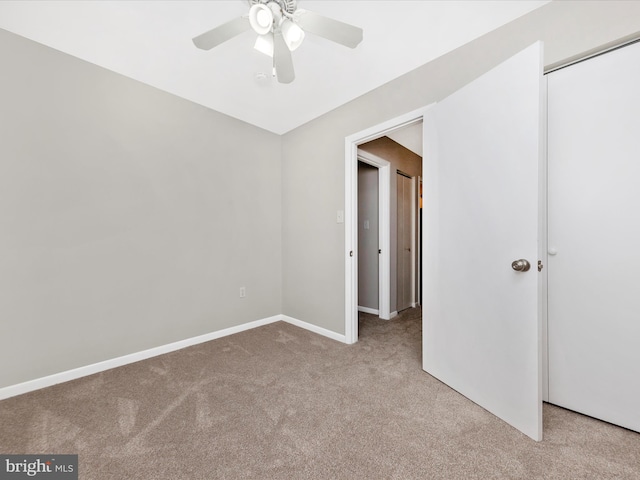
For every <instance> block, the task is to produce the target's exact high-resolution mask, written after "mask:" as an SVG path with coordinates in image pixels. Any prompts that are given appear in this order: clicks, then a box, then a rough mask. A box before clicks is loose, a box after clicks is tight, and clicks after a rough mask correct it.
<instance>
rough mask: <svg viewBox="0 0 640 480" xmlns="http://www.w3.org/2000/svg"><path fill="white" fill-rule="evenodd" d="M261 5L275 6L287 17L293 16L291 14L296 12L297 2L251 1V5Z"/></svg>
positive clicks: (275, 0) (288, 0) (285, 0)
mask: <svg viewBox="0 0 640 480" xmlns="http://www.w3.org/2000/svg"><path fill="white" fill-rule="evenodd" d="M260 3H262V4H263V5H267V4H269V3H275V4H277V5H278V6H279V7H280V9H281V10H282V12H285V13H288V14H289V15H293V12H295V11H296V7H297V3H298V2H297V0H251V5H257V4H260Z"/></svg>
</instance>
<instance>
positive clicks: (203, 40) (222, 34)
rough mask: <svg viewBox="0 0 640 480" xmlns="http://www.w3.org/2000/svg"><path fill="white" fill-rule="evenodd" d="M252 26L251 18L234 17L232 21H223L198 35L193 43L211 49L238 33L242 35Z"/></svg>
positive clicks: (204, 48)
mask: <svg viewBox="0 0 640 480" xmlns="http://www.w3.org/2000/svg"><path fill="white" fill-rule="evenodd" d="M250 28H251V25H250V24H249V19H248V18H246V17H238V18H234V19H233V20H231V21H230V22H227V23H223V24H222V25H219V26H217V27H216V28H214V29H211V30H209V31H208V32H205V33H203V34H202V35H198V36H197V37H195V38H194V39H193V43H194V45H195V46H196V47H198V48H201V49H202V50H211V49H212V48H213V47H217V46H218V45H220V44H221V43H224V42H226V41H227V40H230V39H231V38H233V37H235V36H236V35H240V34H241V33H243V32H246V31H247V30H249V29H250Z"/></svg>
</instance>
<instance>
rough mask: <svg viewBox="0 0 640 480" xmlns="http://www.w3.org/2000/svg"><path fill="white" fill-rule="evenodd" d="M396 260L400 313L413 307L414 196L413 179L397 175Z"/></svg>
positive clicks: (397, 306)
mask: <svg viewBox="0 0 640 480" xmlns="http://www.w3.org/2000/svg"><path fill="white" fill-rule="evenodd" d="M396 177H397V186H398V211H397V219H398V242H397V245H398V247H397V248H398V259H397V292H398V293H397V299H398V300H397V305H396V310H397V311H398V312H401V311H402V310H405V309H407V308H410V307H412V306H413V303H414V299H413V298H414V295H413V289H414V285H415V279H414V265H415V261H414V252H415V248H413V240H414V238H415V230H414V223H415V209H414V206H415V202H416V200H415V195H414V191H413V179H411V178H409V177H407V176H405V175H403V174H402V173H398V174H397V175H396Z"/></svg>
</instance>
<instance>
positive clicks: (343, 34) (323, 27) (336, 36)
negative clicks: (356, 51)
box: [293, 9, 362, 48]
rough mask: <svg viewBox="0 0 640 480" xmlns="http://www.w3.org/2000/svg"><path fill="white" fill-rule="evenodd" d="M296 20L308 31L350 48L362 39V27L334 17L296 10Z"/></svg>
mask: <svg viewBox="0 0 640 480" xmlns="http://www.w3.org/2000/svg"><path fill="white" fill-rule="evenodd" d="M293 19H294V21H295V22H296V23H297V24H298V25H299V26H300V27H301V28H302V29H303V30H304V31H306V32H309V33H314V34H316V35H319V36H321V37H324V38H326V39H327V40H331V41H332V42H336V43H339V44H341V45H344V46H345V47H349V48H356V47H357V46H358V44H359V43H360V42H361V41H362V29H361V28H359V27H354V26H353V25H349V24H348V23H343V22H340V21H338V20H334V19H333V18H328V17H323V16H322V15H318V14H317V13H314V12H310V11H309V10H302V9H299V10H296V11H295V12H294V14H293Z"/></svg>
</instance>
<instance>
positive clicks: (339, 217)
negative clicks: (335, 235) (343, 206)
mask: <svg viewBox="0 0 640 480" xmlns="http://www.w3.org/2000/svg"><path fill="white" fill-rule="evenodd" d="M336 222H337V223H344V210H338V215H337V216H336Z"/></svg>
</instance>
